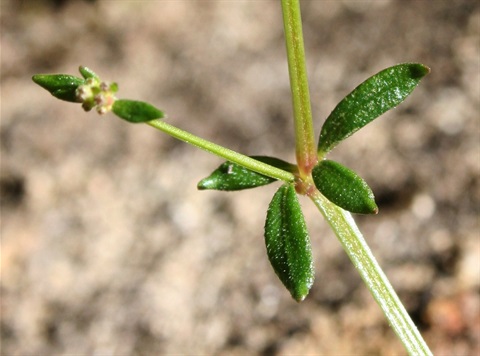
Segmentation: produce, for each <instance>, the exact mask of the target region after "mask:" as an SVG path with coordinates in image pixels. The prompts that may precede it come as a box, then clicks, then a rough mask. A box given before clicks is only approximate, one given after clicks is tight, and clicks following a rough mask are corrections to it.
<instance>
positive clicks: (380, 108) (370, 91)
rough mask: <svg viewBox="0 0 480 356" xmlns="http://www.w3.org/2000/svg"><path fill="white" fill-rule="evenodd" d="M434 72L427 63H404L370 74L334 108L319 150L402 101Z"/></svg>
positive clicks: (334, 143)
mask: <svg viewBox="0 0 480 356" xmlns="http://www.w3.org/2000/svg"><path fill="white" fill-rule="evenodd" d="M429 72H430V69H429V68H428V67H426V66H424V65H423V64H418V63H404V64H399V65H396V66H393V67H390V68H387V69H385V70H383V71H381V72H379V73H377V74H375V75H374V76H372V77H370V78H369V79H367V80H366V81H364V82H363V83H362V84H360V85H359V86H358V87H357V88H355V89H354V90H353V91H352V92H351V93H350V94H348V95H347V96H346V97H345V98H344V99H343V100H342V101H341V102H340V103H339V104H338V105H337V106H336V107H335V109H334V110H333V111H332V113H331V114H330V116H329V117H328V118H327V120H326V121H325V124H324V125H323V127H322V131H321V133H320V139H319V142H318V152H319V154H320V155H322V156H323V155H325V153H327V152H328V151H330V150H331V149H332V148H334V147H335V146H336V145H337V144H338V143H339V142H340V141H342V140H344V139H346V138H347V137H349V136H351V135H352V134H353V133H355V132H356V131H358V130H359V129H361V128H362V127H363V126H365V125H366V124H368V123H369V122H371V121H373V120H374V119H376V118H377V117H379V116H380V115H382V114H383V113H385V112H386V111H388V110H390V109H392V108H394V107H395V106H397V105H398V104H400V103H401V102H402V101H403V100H405V98H406V97H407V96H408V95H409V94H410V93H411V92H412V91H413V90H414V89H415V87H416V86H417V85H418V83H419V82H420V80H421V79H422V78H423V77H424V76H425V75H426V74H428V73H429Z"/></svg>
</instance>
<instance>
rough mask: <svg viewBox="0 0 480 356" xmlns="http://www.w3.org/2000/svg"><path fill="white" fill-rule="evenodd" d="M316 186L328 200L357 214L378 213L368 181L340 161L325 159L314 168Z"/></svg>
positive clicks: (313, 174)
mask: <svg viewBox="0 0 480 356" xmlns="http://www.w3.org/2000/svg"><path fill="white" fill-rule="evenodd" d="M312 177H313V181H314V183H315V186H316V187H317V188H318V190H319V191H320V193H322V194H323V195H324V196H325V197H326V198H327V199H328V200H330V201H331V202H332V203H334V204H336V205H338V206H339V207H341V208H343V209H345V210H348V211H350V212H352V213H357V214H376V213H378V207H377V204H376V203H375V197H374V196H373V192H372V190H371V189H370V187H369V186H368V185H367V183H366V182H365V181H364V180H363V179H362V178H360V177H359V176H358V175H357V174H356V173H355V172H354V171H352V170H350V169H348V168H347V167H345V166H342V165H341V164H340V163H337V162H334V161H329V160H323V161H320V162H319V163H318V164H317V165H316V166H315V167H314V168H313V170H312Z"/></svg>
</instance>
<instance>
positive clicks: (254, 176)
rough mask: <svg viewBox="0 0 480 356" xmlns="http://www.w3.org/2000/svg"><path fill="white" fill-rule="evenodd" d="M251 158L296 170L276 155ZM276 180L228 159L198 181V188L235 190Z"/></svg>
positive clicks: (287, 169) (288, 169) (290, 170)
mask: <svg viewBox="0 0 480 356" xmlns="http://www.w3.org/2000/svg"><path fill="white" fill-rule="evenodd" d="M251 158H254V159H256V160H258V161H260V162H263V163H267V164H269V165H271V166H274V167H277V168H280V169H283V170H286V171H289V172H292V171H295V170H296V166H295V165H293V164H290V163H288V162H285V161H282V160H281V159H278V158H275V157H267V156H252V157H251ZM275 181H276V179H275V178H271V177H268V176H265V175H263V174H260V173H257V172H254V171H251V170H250V169H248V168H245V167H243V166H241V165H239V164H236V163H232V162H228V161H227V162H225V163H222V164H221V165H220V166H219V167H218V168H217V169H216V170H215V171H213V172H212V174H210V175H209V176H208V177H207V178H204V179H202V180H201V181H200V182H199V183H198V185H197V188H198V189H200V190H206V189H214V190H225V191H234V190H243V189H250V188H255V187H260V186H262V185H266V184H270V183H272V182H275Z"/></svg>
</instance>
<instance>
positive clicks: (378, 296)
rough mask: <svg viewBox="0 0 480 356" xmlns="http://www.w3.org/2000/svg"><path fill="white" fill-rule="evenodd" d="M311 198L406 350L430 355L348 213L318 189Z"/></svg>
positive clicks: (415, 353) (413, 353)
mask: <svg viewBox="0 0 480 356" xmlns="http://www.w3.org/2000/svg"><path fill="white" fill-rule="evenodd" d="M310 198H311V199H312V200H313V202H314V203H315V205H316V206H317V207H318V209H319V210H320V211H321V212H322V214H323V216H324V217H325V219H326V220H327V221H328V223H329V224H330V226H331V227H332V229H333V231H334V232H335V235H337V237H338V239H339V241H340V243H341V244H342V246H343V249H344V250H345V252H346V253H347V254H348V257H350V260H351V261H352V262H353V264H354V265H355V267H356V268H357V270H358V271H359V273H360V276H361V277H362V279H363V280H364V282H365V284H366V285H367V287H368V289H369V290H370V293H371V294H372V295H373V297H374V298H375V300H376V301H377V303H378V305H379V306H380V308H382V310H383V313H384V314H385V316H386V317H387V319H388V322H389V323H390V326H391V327H392V329H393V330H394V331H395V333H396V334H397V335H398V337H399V338H400V340H401V341H402V343H403V345H404V346H405V348H406V349H407V351H408V353H409V354H410V355H432V352H431V351H430V350H429V348H428V346H427V344H426V343H425V341H424V340H423V338H422V336H421V335H420V333H419V332H418V330H417V328H416V326H415V324H414V323H413V321H412V319H411V318H410V316H409V315H408V313H407V311H406V310H405V307H404V306H403V304H402V302H401V301H400V299H399V298H398V296H397V294H396V293H395V291H394V289H393V287H392V285H391V284H390V282H389V281H388V279H387V277H386V276H385V274H384V273H383V271H382V269H381V268H380V266H379V265H378V263H377V261H376V260H375V257H374V256H373V254H372V252H371V251H370V248H369V247H368V245H367V242H366V241H365V239H364V238H363V236H362V233H361V232H360V230H358V227H357V225H356V224H355V221H354V220H353V218H352V216H351V215H350V213H349V212H347V211H345V210H343V209H341V208H339V207H338V206H336V205H335V204H333V203H331V202H330V201H329V200H328V199H326V198H325V197H324V196H323V195H322V194H320V192H318V191H316V192H314V193H313V194H312V195H311V196H310Z"/></svg>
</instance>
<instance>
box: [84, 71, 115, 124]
mask: <svg viewBox="0 0 480 356" xmlns="http://www.w3.org/2000/svg"><path fill="white" fill-rule="evenodd" d="M117 90H118V86H117V84H116V83H112V84H108V83H106V82H102V81H100V80H99V79H98V77H90V78H87V79H86V80H85V83H84V84H82V85H79V86H78V88H77V90H76V95H77V99H78V100H79V101H80V102H81V103H82V107H83V109H84V110H85V111H90V110H92V109H93V108H95V109H96V110H97V112H98V113H99V114H100V115H103V114H106V113H107V112H109V111H111V110H112V107H113V104H114V103H115V100H117V98H116V97H115V93H116V92H117Z"/></svg>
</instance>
